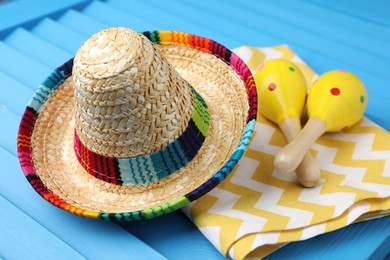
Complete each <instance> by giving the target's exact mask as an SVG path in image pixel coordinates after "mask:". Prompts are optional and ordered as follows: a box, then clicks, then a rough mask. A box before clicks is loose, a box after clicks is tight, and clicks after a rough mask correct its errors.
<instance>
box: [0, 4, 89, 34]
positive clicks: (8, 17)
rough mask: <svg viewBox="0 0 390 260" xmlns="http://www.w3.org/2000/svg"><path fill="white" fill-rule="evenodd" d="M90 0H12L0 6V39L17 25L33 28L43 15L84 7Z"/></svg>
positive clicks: (52, 14) (56, 14) (57, 13)
mask: <svg viewBox="0 0 390 260" xmlns="http://www.w3.org/2000/svg"><path fill="white" fill-rule="evenodd" d="M89 2H90V0H68V1H48V0H35V1H10V2H9V3H6V4H4V5H2V6H1V8H0V17H1V23H0V39H2V38H4V37H5V36H6V35H8V34H9V33H11V32H12V31H13V30H14V29H16V28H17V27H20V26H22V27H25V28H31V27H32V26H34V25H35V24H36V23H38V22H39V21H40V20H41V19H42V18H43V17H45V16H51V17H56V16H58V15H59V14H61V13H62V12H63V11H64V10H66V9H68V8H71V7H72V8H77V9H79V8H82V7H83V6H85V5H86V4H87V3H89Z"/></svg>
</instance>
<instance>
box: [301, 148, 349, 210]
mask: <svg viewBox="0 0 390 260" xmlns="http://www.w3.org/2000/svg"><path fill="white" fill-rule="evenodd" d="M318 156H319V155H318ZM320 167H321V165H320ZM321 168H322V167H321ZM321 182H323V180H321ZM321 190H322V185H317V186H316V187H313V188H310V189H302V193H301V195H300V196H299V198H298V200H299V201H304V202H310V203H315V204H319V205H324V206H334V212H333V217H336V216H339V215H341V213H343V212H344V211H345V210H346V209H347V208H348V207H349V206H351V205H352V204H353V202H354V201H355V197H356V194H355V193H350V192H335V193H332V194H321Z"/></svg>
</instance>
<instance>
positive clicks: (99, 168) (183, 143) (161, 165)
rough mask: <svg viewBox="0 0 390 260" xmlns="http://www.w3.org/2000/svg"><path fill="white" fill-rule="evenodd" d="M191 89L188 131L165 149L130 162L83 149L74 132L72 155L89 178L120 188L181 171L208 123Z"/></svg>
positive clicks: (203, 107) (204, 109)
mask: <svg viewBox="0 0 390 260" xmlns="http://www.w3.org/2000/svg"><path fill="white" fill-rule="evenodd" d="M189 86H190V85H189ZM190 88H191V93H192V96H193V101H194V102H193V110H192V114H191V118H190V120H189V122H188V125H187V128H186V129H185V130H184V131H183V133H182V134H181V135H180V136H179V137H178V138H176V139H175V140H174V141H173V142H171V143H169V144H168V145H167V146H166V147H164V148H162V149H161V150H160V151H157V152H154V153H152V154H146V155H140V156H136V157H132V158H113V157H107V156H104V155H100V154H97V153H95V152H93V151H91V150H89V149H88V148H87V147H85V146H84V145H83V143H82V142H81V140H80V138H79V136H78V135H77V131H76V129H75V133H74V151H75V153H76V157H77V159H78V161H79V163H80V164H81V165H82V167H83V168H84V169H85V170H86V171H87V172H88V173H89V174H91V175H92V176H94V177H96V178H98V179H100V180H103V181H106V182H109V183H113V184H117V185H123V186H128V185H136V184H147V183H149V182H153V181H157V180H161V179H163V178H165V177H167V176H169V175H170V174H172V173H174V172H176V171H177V170H179V169H181V168H183V167H184V166H185V165H187V164H188V163H189V162H190V161H191V160H192V159H193V158H194V157H195V155H196V154H197V153H198V151H199V149H200V148H201V146H202V144H203V142H204V140H205V138H206V136H207V133H208V129H209V123H210V115H209V110H208V107H207V105H206V103H205V102H204V100H203V98H202V97H201V96H200V95H199V94H198V93H197V92H196V91H195V89H194V88H193V87H191V86H190Z"/></svg>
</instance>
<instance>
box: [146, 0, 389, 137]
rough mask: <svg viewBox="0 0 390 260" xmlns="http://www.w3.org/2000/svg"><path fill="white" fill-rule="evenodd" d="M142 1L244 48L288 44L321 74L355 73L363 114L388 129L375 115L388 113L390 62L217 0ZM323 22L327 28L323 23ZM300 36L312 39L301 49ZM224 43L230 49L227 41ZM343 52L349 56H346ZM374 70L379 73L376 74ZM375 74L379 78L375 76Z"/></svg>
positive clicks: (382, 119) (385, 118) (387, 125)
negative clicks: (362, 90)
mask: <svg viewBox="0 0 390 260" xmlns="http://www.w3.org/2000/svg"><path fill="white" fill-rule="evenodd" d="M143 2H144V3H148V4H150V5H153V6H154V8H156V9H157V8H160V9H163V10H165V11H167V12H173V13H174V14H175V15H178V16H180V17H182V18H183V19H187V20H190V21H192V22H193V23H194V24H197V25H198V26H199V27H200V28H203V27H211V26H212V27H213V28H215V30H219V31H220V32H221V33H224V34H226V35H230V37H231V38H234V39H236V38H237V39H238V38H239V39H241V41H244V42H246V44H245V45H252V46H262V47H266V46H271V45H279V44H288V45H289V46H290V47H291V48H292V49H293V50H294V51H295V52H296V53H297V54H298V55H299V56H300V57H301V58H302V59H303V60H304V61H305V62H307V63H308V65H309V66H311V67H312V68H313V69H314V70H315V71H316V72H318V73H320V74H322V73H324V72H326V71H329V70H334V69H344V70H348V71H351V72H353V73H355V74H356V75H358V76H359V77H360V78H361V79H362V80H363V82H364V83H365V84H366V87H367V89H368V93H369V101H368V107H367V111H366V115H367V116H368V117H369V118H371V119H373V120H375V122H377V123H378V124H380V125H381V126H383V127H385V128H386V129H387V130H390V118H388V117H383V116H378V115H380V114H381V113H383V112H384V111H386V112H384V113H386V114H388V113H390V107H388V106H384V105H383V102H380V100H383V99H385V100H387V99H390V91H386V87H385V86H386V85H387V82H388V81H389V77H390V74H388V73H387V71H389V70H390V62H387V63H386V62H384V61H382V60H381V59H379V58H376V57H374V56H372V55H371V56H370V55H367V54H365V52H363V51H359V50H353V51H351V50H347V51H346V47H343V46H341V44H339V43H337V42H336V41H330V40H327V39H323V38H322V37H319V36H318V35H317V36H312V35H311V34H310V33H309V32H307V31H304V30H297V29H294V28H292V26H290V25H287V24H285V23H283V22H280V21H277V20H273V19H267V18H265V17H262V16H260V15H259V16H255V14H254V13H253V12H252V13H247V12H246V11H245V10H241V11H240V12H238V13H237V12H236V13H234V11H236V8H231V7H230V9H221V8H219V5H220V2H218V1H213V2H210V3H209V2H207V3H206V2H202V1H201V2H199V3H194V2H190V1H188V3H185V2H182V1H168V2H166V3H165V4H164V5H161V6H160V5H158V4H157V3H156V2H154V1H150V0H145V1H143ZM225 6H227V5H224V7H225ZM227 7H229V6H227ZM218 8H219V9H218ZM280 8H283V7H280ZM190 14H191V15H190ZM238 14H239V15H238ZM256 18H257V20H258V21H259V22H258V29H256V30H255V29H254V27H253V26H254V25H253V23H254V21H255V20H256ZM157 19H158V17H157ZM329 19H331V17H330V18H329ZM210 21H213V22H210ZM260 21H261V22H260ZM324 22H325V24H324V25H325V26H326V25H327V24H326V21H324ZM247 27H248V28H249V29H248V28H247ZM265 33H266V35H265ZM300 37H302V38H305V37H306V41H307V38H312V41H311V42H310V43H309V44H308V43H307V42H306V41H305V40H302V39H299V42H303V43H304V44H303V45H302V46H301V45H300V44H297V39H298V38H300ZM324 42H328V43H329V46H328V47H327V50H326V51H325V52H324V50H323V48H324V47H326V46H324ZM223 44H224V45H226V46H231V45H230V42H229V41H227V42H226V43H223ZM233 47H238V46H233ZM340 47H341V48H340ZM347 49H348V48H347ZM346 53H349V54H348V55H346ZM340 57H343V59H342V60H340ZM349 57H352V58H353V59H355V60H357V61H358V62H359V64H357V63H356V64H355V63H353V62H351V60H349V59H348V58H349ZM366 58H368V60H366ZM377 61H378V62H377ZM376 69H378V70H380V71H381V73H379V72H378V71H376ZM378 74H380V75H379V76H378Z"/></svg>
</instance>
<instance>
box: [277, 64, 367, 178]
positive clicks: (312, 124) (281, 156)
mask: <svg viewBox="0 0 390 260" xmlns="http://www.w3.org/2000/svg"><path fill="white" fill-rule="evenodd" d="M366 106H367V92H366V89H365V87H364V84H363V83H362V81H361V80H360V79H359V78H358V77H357V76H355V75H354V74H352V73H350V72H346V71H330V72H327V73H325V74H324V75H322V76H321V77H319V78H318V79H317V80H316V82H315V83H314V84H313V86H312V87H311V90H310V93H309V96H308V99H307V110H308V115H309V120H308V122H307V123H306V125H305V127H304V128H303V129H302V131H301V133H300V134H299V135H298V136H297V137H296V138H295V139H294V140H293V141H292V142H291V143H289V144H288V145H286V146H285V147H284V148H283V149H282V150H281V151H280V152H279V153H278V154H277V156H276V157H275V161H274V163H275V167H276V169H278V170H279V171H280V172H283V173H288V172H292V171H294V170H295V169H296V168H297V167H298V165H299V163H300V162H301V160H302V159H303V157H304V155H305V153H306V152H307V151H308V149H309V148H310V146H311V145H312V144H313V143H314V142H315V141H316V140H317V138H318V137H320V136H321V135H322V134H324V133H325V132H337V131H340V130H342V129H346V128H348V127H350V126H352V125H354V124H356V123H357V122H358V121H359V120H361V119H362V118H363V113H364V111H365V109H366Z"/></svg>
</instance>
